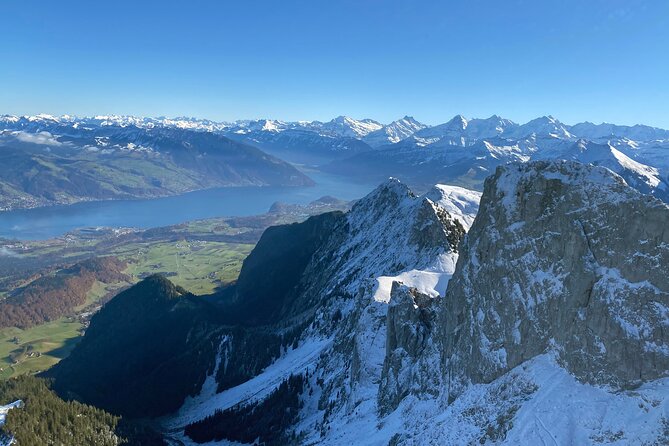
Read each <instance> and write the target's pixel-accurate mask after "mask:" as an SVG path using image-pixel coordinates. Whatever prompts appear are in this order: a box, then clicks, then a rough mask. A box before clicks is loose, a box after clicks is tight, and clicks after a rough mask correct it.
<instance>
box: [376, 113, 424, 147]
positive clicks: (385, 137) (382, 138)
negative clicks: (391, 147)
mask: <svg viewBox="0 0 669 446" xmlns="http://www.w3.org/2000/svg"><path fill="white" fill-rule="evenodd" d="M426 127H427V126H426V125H425V124H422V123H420V122H418V121H416V120H415V119H414V118H413V117H411V116H404V117H403V118H402V119H398V120H397V121H393V122H391V123H390V124H388V125H385V126H383V128H380V129H378V130H376V131H374V132H371V133H369V134H368V135H367V136H365V137H364V138H363V141H365V142H366V143H367V144H369V145H370V146H372V147H379V146H382V145H385V144H395V143H398V142H400V141H402V140H404V139H406V138H408V137H410V136H411V135H413V134H414V133H416V132H417V131H419V130H422V129H424V128H426Z"/></svg>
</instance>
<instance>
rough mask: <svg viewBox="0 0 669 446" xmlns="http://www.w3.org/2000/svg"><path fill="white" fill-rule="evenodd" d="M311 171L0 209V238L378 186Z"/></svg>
mask: <svg viewBox="0 0 669 446" xmlns="http://www.w3.org/2000/svg"><path fill="white" fill-rule="evenodd" d="M308 175H309V176H310V177H311V178H312V179H313V180H314V181H315V182H316V186H313V187H286V188H269V187H267V188H259V187H232V188H218V189H209V190H203V191H196V192H190V193H187V194H183V195H177V196H174V197H165V198H154V199H148V200H119V201H96V202H86V203H77V204H73V205H69V206H53V207H47V208H39V209H27V210H17V211H9V212H0V237H3V238H17V239H23V240H36V239H46V238H51V237H55V236H59V235H62V234H65V233H66V232H69V231H72V230H74V229H77V228H86V227H96V226H112V227H115V226H126V227H138V228H150V227H157V226H167V225H172V224H176V223H181V222H184V221H190V220H198V219H203V218H211V217H229V216H247V215H256V214H262V213H265V212H267V210H268V209H269V207H270V206H271V205H272V204H273V203H275V202H277V201H281V202H285V203H290V204H306V203H309V202H311V201H313V200H316V199H318V198H320V197H322V196H325V195H331V196H333V197H337V198H340V199H343V200H353V199H356V198H361V197H363V196H364V195H366V194H367V193H368V192H370V191H371V190H372V189H373V188H374V187H375V186H376V185H373V184H360V183H352V182H351V181H350V180H348V179H344V178H341V177H338V176H334V175H328V174H324V173H320V172H308Z"/></svg>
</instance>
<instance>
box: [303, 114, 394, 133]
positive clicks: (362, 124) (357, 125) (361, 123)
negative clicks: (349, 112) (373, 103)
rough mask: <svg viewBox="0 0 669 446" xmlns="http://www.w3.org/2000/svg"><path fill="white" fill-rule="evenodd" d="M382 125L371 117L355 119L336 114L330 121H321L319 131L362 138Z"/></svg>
mask: <svg viewBox="0 0 669 446" xmlns="http://www.w3.org/2000/svg"><path fill="white" fill-rule="evenodd" d="M314 124H315V123H314ZM382 127H383V125H382V124H380V123H378V122H376V121H374V120H373V119H361V120H357V119H353V118H349V117H348V116H338V117H336V118H334V119H333V120H332V121H328V122H325V123H322V124H321V125H320V131H323V132H325V133H327V134H331V135H335V136H347V137H352V138H362V137H364V136H367V135H369V134H370V133H372V132H374V131H376V130H379V129H381V128H382Z"/></svg>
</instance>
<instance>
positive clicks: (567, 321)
mask: <svg viewBox="0 0 669 446" xmlns="http://www.w3.org/2000/svg"><path fill="white" fill-rule="evenodd" d="M668 223H669V207H667V205H666V204H664V203H662V202H660V201H659V200H657V199H655V198H653V197H650V196H646V195H642V194H640V193H638V192H637V191H635V190H633V189H632V188H630V187H628V186H627V185H626V183H625V182H624V180H623V179H622V178H621V177H619V176H618V175H616V174H614V173H612V172H611V171H609V170H607V169H604V168H600V167H593V166H589V165H583V164H579V163H575V162H567V161H559V162H533V163H529V164H525V165H520V164H518V165H509V166H504V167H499V168H498V169H497V171H496V173H495V175H493V176H491V177H490V178H488V179H487V180H486V183H485V189H484V193H483V197H482V200H481V207H480V210H479V214H478V216H477V218H476V221H475V222H474V224H473V226H472V228H471V230H470V232H469V233H468V234H467V236H466V238H465V241H464V243H463V244H462V245H461V248H460V250H461V253H460V258H459V260H458V264H457V267H456V271H455V273H454V275H453V278H452V280H451V282H450V283H449V287H448V291H447V296H446V299H444V300H443V304H442V308H441V316H440V317H441V327H442V330H443V332H442V334H441V335H440V336H441V339H442V342H443V343H444V347H443V363H444V367H445V369H444V370H445V373H446V374H447V375H448V377H449V388H450V389H451V395H450V397H451V399H452V398H453V397H454V396H456V395H457V394H458V393H459V392H460V391H462V389H463V388H464V387H465V386H466V385H467V384H469V383H486V382H491V381H492V380H494V379H495V378H497V377H499V376H501V375H502V374H504V373H506V372H507V371H509V370H510V369H512V368H514V367H515V366H517V365H519V364H521V363H523V362H525V361H526V360H528V359H530V358H533V357H535V356H537V355H540V354H542V353H544V352H546V351H547V350H554V351H557V352H558V354H559V358H560V360H561V361H562V363H563V365H564V366H565V367H566V368H567V369H568V370H569V371H570V372H572V373H573V374H574V375H575V376H576V377H577V378H579V379H580V380H582V381H585V382H590V383H598V384H605V385H607V386H611V387H614V388H616V387H617V388H630V387H634V386H637V385H639V384H640V383H642V382H645V381H649V380H653V379H656V378H660V377H663V376H667V375H669V334H668V332H667V330H666V328H667V326H668V325H669V276H668V275H667V265H669V229H668Z"/></svg>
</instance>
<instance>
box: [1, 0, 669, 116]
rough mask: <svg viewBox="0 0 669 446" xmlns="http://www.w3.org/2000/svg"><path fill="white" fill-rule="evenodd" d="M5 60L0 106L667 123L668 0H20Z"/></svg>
mask: <svg viewBox="0 0 669 446" xmlns="http://www.w3.org/2000/svg"><path fill="white" fill-rule="evenodd" d="M0 57H1V58H0V61H1V62H0V114H2V113H11V114H35V113H40V112H44V113H51V114H63V113H70V114H78V115H93V114H107V113H116V114H136V115H151V116H159V115H166V116H179V115H187V116H197V117H208V118H212V119H217V120H232V119H239V118H259V117H269V118H278V119H288V120H294V119H320V120H325V119H330V118H332V117H334V116H336V115H340V114H346V115H350V116H353V117H357V118H362V117H371V118H374V119H377V120H380V121H384V122H388V121H391V120H393V119H395V118H398V117H401V116H403V115H405V114H410V115H413V116H415V117H416V118H417V119H419V120H422V121H424V122H427V123H431V124H436V123H439V122H443V121H445V120H447V119H449V118H451V117H452V116H453V115H455V114H456V113H461V114H464V115H465V116H470V117H471V116H473V117H487V116H489V115H492V114H499V115H502V116H505V117H508V118H511V119H513V120H516V121H519V122H524V121H526V120H528V119H530V118H533V117H536V116H540V115H546V114H553V115H554V116H556V117H558V118H559V119H561V120H562V121H564V122H566V123H575V122H577V121H582V120H591V121H595V122H601V121H608V122H617V123H622V124H634V123H638V122H642V123H647V124H651V125H656V126H661V127H665V128H669V1H667V0H506V1H503V0H497V1H492V0H461V1H457V2H455V1H447V0H442V1H437V0H431V1H417V0H406V1H399V0H327V1H326V0H311V1H295V0H284V1H254V0H244V1H223V0H221V1H213V0H212V1H198V0H191V1H187V2H184V1H180V2H173V1H169V0H168V1H142V0H135V1H127V0H114V1H99V2H98V1H82V0H62V1H46V0H43V1H34V0H21V1H16V0H15V1H4V2H2V5H1V6H0Z"/></svg>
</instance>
